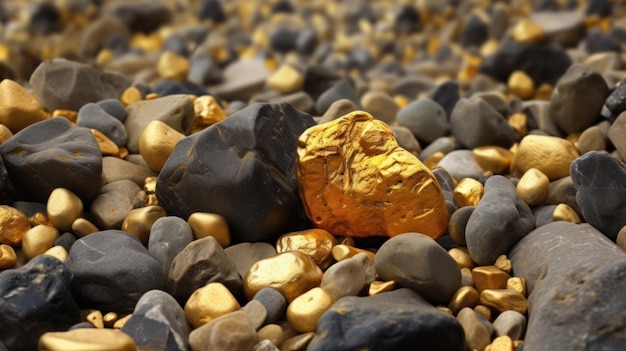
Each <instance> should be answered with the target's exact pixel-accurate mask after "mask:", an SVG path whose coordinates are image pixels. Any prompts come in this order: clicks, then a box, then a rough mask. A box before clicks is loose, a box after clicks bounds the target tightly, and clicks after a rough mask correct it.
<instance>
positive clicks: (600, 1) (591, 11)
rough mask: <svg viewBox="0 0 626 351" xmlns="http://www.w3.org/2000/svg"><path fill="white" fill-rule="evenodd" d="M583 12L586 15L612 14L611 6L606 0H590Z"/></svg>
mask: <svg viewBox="0 0 626 351" xmlns="http://www.w3.org/2000/svg"><path fill="white" fill-rule="evenodd" d="M585 14H586V15H588V16H593V15H596V16H599V17H609V16H611V14H613V7H612V6H611V3H610V2H609V1H608V0H590V1H589V2H588V3H587V8H586V9H585Z"/></svg>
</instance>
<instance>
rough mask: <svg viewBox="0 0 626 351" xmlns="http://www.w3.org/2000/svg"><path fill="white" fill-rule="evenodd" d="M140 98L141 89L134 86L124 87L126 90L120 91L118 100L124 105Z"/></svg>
mask: <svg viewBox="0 0 626 351" xmlns="http://www.w3.org/2000/svg"><path fill="white" fill-rule="evenodd" d="M141 99H142V97H141V91H139V89H137V88H135V87H128V88H126V90H124V92H123V93H122V96H120V102H121V103H122V105H124V106H128V105H130V104H132V103H135V102H137V101H141Z"/></svg>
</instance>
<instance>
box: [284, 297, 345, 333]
mask: <svg viewBox="0 0 626 351" xmlns="http://www.w3.org/2000/svg"><path fill="white" fill-rule="evenodd" d="M333 302H334V301H333V298H332V297H331V296H330V294H329V293H327V292H326V291H325V290H324V289H322V288H319V287H316V288H313V289H311V290H309V291H307V292H305V293H304V294H302V295H300V296H298V297H296V298H295V299H294V300H293V301H292V302H291V303H290V304H289V306H288V307H287V321H288V322H289V324H291V326H292V327H293V328H294V329H295V330H297V331H299V332H301V333H306V332H312V331H315V328H316V327H317V322H318V321H319V319H320V317H322V314H324V312H326V311H327V310H328V309H329V308H330V306H332V304H333Z"/></svg>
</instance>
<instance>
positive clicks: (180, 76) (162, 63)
mask: <svg viewBox="0 0 626 351" xmlns="http://www.w3.org/2000/svg"><path fill="white" fill-rule="evenodd" d="M189 66H190V64H189V60H188V59H187V58H186V57H184V56H180V55H178V54H175V53H173V52H171V51H166V52H164V53H163V54H161V56H160V57H159V62H158V63H157V73H158V74H159V77H161V78H163V79H172V80H184V79H185V78H187V73H189Z"/></svg>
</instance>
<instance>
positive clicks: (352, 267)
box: [320, 253, 376, 301]
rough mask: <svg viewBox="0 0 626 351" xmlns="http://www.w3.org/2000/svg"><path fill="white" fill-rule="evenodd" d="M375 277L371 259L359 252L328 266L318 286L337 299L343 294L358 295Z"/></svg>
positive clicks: (334, 299)
mask: <svg viewBox="0 0 626 351" xmlns="http://www.w3.org/2000/svg"><path fill="white" fill-rule="evenodd" d="M375 278H376V270H375V268H374V262H373V260H372V259H371V258H370V257H369V256H368V255H366V254H364V253H359V254H356V255H355V256H352V257H350V258H347V259H345V260H342V261H340V262H337V263H335V264H333V265H332V266H330V268H328V269H327V270H326V271H325V272H324V275H323V276H322V282H321V283H320V288H322V289H324V290H325V291H326V292H327V293H328V294H329V295H330V296H331V297H332V299H333V301H337V300H339V299H340V298H342V297H344V296H358V295H360V294H361V293H362V292H363V291H364V290H365V289H366V288H367V287H369V285H370V283H372V282H373V281H374V280H375Z"/></svg>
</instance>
